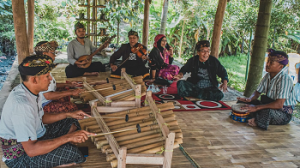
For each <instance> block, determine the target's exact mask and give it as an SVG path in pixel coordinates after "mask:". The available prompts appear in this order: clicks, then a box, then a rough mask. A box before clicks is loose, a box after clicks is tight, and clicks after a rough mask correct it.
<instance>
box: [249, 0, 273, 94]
mask: <svg viewBox="0 0 300 168" xmlns="http://www.w3.org/2000/svg"><path fill="white" fill-rule="evenodd" d="M271 10H272V0H260V4H259V12H258V17H257V23H256V29H255V36H254V44H253V52H252V55H251V61H250V69H249V75H248V79H247V84H246V89H245V92H244V95H245V96H247V97H248V96H250V95H251V94H252V93H253V92H254V91H255V89H256V88H257V86H258V84H259V82H260V80H261V76H262V71H263V68H264V61H265V54H266V51H267V46H268V35H269V29H270V20H271ZM250 43H251V42H250Z"/></svg>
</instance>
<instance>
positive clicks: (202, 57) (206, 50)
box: [197, 47, 210, 62]
mask: <svg viewBox="0 0 300 168" xmlns="http://www.w3.org/2000/svg"><path fill="white" fill-rule="evenodd" d="M197 54H198V55H199V61H200V62H205V61H207V60H208V58H209V54H210V47H201V48H200V50H199V51H197Z"/></svg>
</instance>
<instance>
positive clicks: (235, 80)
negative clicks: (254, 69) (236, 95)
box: [219, 54, 247, 92]
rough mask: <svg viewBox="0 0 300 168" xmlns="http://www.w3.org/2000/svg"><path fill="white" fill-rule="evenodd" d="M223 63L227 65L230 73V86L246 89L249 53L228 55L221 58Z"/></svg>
mask: <svg viewBox="0 0 300 168" xmlns="http://www.w3.org/2000/svg"><path fill="white" fill-rule="evenodd" d="M219 60H220V62H221V64H222V65H223V66H224V67H225V69H226V70H227V73H228V79H229V83H228V86H230V87H232V88H234V89H235V90H237V91H240V92H243V91H244V90H245V86H246V82H245V73H246V66H247V55H246V54H239V55H238V56H226V57H220V58H219Z"/></svg>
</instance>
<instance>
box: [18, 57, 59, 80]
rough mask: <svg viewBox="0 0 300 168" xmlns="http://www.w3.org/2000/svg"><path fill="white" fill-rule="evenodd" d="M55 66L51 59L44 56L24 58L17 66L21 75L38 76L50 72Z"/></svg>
mask: <svg viewBox="0 0 300 168" xmlns="http://www.w3.org/2000/svg"><path fill="white" fill-rule="evenodd" d="M56 65H57V64H53V61H52V59H51V57H49V56H46V55H33V56H28V57H26V58H25V59H24V60H23V61H22V63H21V64H20V65H19V67H18V69H19V71H20V74H21V75H29V76H39V75H44V74H47V73H48V72H50V71H51V70H52V69H53V68H55V67H56Z"/></svg>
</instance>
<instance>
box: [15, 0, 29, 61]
mask: <svg viewBox="0 0 300 168" xmlns="http://www.w3.org/2000/svg"><path fill="white" fill-rule="evenodd" d="M12 9H13V18H14V27H15V36H16V45H17V53H18V61H19V64H20V63H21V62H22V61H23V59H24V58H25V57H27V56H28V55H29V49H28V41H27V33H26V19H25V7H24V0H13V1H12Z"/></svg>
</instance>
